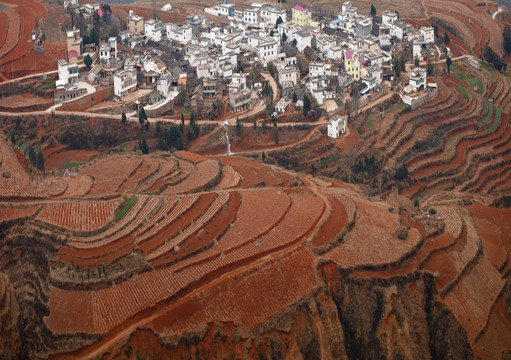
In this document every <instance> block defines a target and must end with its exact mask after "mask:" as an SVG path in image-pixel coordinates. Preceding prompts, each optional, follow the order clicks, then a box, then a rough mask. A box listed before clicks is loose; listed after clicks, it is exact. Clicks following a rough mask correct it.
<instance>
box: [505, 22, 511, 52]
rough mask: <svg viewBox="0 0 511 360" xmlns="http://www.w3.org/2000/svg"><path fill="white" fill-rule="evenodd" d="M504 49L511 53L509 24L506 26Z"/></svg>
mask: <svg viewBox="0 0 511 360" xmlns="http://www.w3.org/2000/svg"><path fill="white" fill-rule="evenodd" d="M503 36H504V50H505V51H506V53H508V54H511V29H510V28H508V27H507V26H506V27H505V28H504V34H503Z"/></svg>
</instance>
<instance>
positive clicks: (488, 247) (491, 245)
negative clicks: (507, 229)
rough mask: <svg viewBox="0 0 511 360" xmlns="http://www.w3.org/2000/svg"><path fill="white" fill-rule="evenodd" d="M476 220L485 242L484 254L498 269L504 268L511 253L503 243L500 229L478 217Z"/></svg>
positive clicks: (480, 234)
mask: <svg viewBox="0 0 511 360" xmlns="http://www.w3.org/2000/svg"><path fill="white" fill-rule="evenodd" d="M474 221H475V223H476V226H477V231H478V232H479V236H480V237H481V240H482V242H483V251H484V255H485V256H486V257H487V258H488V260H490V261H491V263H492V264H493V265H494V266H495V267H496V268H497V269H502V267H503V266H504V264H505V262H506V260H507V259H508V256H509V255H508V253H507V251H506V248H505V247H504V245H503V244H502V238H501V237H500V233H499V229H498V228H495V225H491V224H490V223H488V222H487V221H486V220H483V219H480V218H478V217H474Z"/></svg>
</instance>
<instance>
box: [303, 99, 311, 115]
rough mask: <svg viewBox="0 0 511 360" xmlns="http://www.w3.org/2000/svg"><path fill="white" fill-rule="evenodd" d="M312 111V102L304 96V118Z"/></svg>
mask: <svg viewBox="0 0 511 360" xmlns="http://www.w3.org/2000/svg"><path fill="white" fill-rule="evenodd" d="M310 109H311V101H310V100H309V97H308V96H307V95H306V94H304V95H303V109H302V110H303V116H307V114H308V113H309V111H310Z"/></svg>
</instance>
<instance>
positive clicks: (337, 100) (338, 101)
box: [335, 99, 342, 107]
mask: <svg viewBox="0 0 511 360" xmlns="http://www.w3.org/2000/svg"><path fill="white" fill-rule="evenodd" d="M335 103H336V104H337V107H341V106H342V102H341V100H339V99H335Z"/></svg>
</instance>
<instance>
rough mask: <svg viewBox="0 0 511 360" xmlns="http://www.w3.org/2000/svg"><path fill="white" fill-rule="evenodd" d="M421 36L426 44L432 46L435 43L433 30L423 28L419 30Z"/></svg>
mask: <svg viewBox="0 0 511 360" xmlns="http://www.w3.org/2000/svg"><path fill="white" fill-rule="evenodd" d="M420 31H421V33H422V36H424V41H425V42H426V44H433V43H434V42H435V29H433V27H431V26H423V27H421V29H420Z"/></svg>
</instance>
